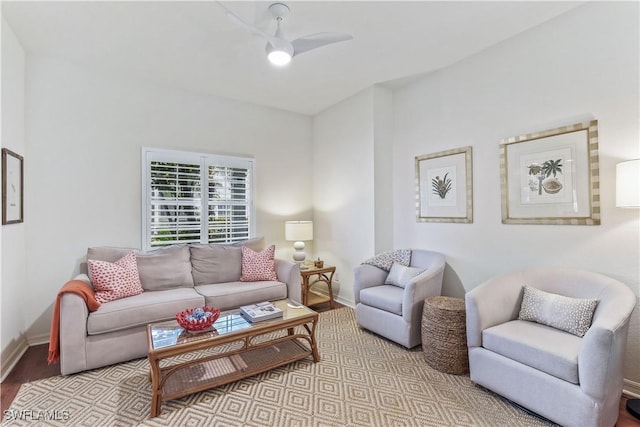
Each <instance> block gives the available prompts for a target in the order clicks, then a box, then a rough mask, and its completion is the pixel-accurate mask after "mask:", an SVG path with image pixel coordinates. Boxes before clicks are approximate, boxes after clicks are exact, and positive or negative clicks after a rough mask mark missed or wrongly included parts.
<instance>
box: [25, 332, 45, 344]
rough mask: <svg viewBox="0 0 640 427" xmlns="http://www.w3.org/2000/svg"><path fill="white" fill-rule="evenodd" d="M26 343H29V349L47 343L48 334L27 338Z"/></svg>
mask: <svg viewBox="0 0 640 427" xmlns="http://www.w3.org/2000/svg"><path fill="white" fill-rule="evenodd" d="M27 343H29V347H31V346H34V345H40V344H47V343H49V334H46V333H45V334H38V335H33V336H28V337H27Z"/></svg>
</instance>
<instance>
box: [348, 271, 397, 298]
mask: <svg viewBox="0 0 640 427" xmlns="http://www.w3.org/2000/svg"><path fill="white" fill-rule="evenodd" d="M388 274H389V273H388V272H387V271H385V270H383V269H381V268H378V267H376V266H374V265H370V264H361V265H359V266H357V267H356V268H354V270H353V297H354V301H355V304H356V305H357V304H358V303H359V302H360V291H361V290H363V289H366V288H371V287H373V286H380V285H383V284H384V281H385V280H386V278H387V275H388Z"/></svg>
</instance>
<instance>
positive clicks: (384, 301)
mask: <svg viewBox="0 0 640 427" xmlns="http://www.w3.org/2000/svg"><path fill="white" fill-rule="evenodd" d="M403 295H404V289H402V288H400V287H398V286H394V285H382V286H373V287H371V288H365V289H363V290H361V291H360V302H361V303H363V304H365V305H368V306H371V307H375V308H379V309H380V310H384V311H388V312H390V313H395V314H397V315H398V316H402V297H403Z"/></svg>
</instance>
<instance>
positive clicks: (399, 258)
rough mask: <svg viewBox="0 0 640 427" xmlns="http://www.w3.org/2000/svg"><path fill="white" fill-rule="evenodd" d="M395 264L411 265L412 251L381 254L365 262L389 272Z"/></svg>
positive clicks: (399, 250)
mask: <svg viewBox="0 0 640 427" xmlns="http://www.w3.org/2000/svg"><path fill="white" fill-rule="evenodd" d="M394 262H397V263H398V264H401V265H404V266H408V265H409V264H410V263H411V249H396V250H393V251H386V252H381V253H379V254H378V255H376V256H374V257H373V258H369V259H368V260H366V261H364V262H363V264H370V265H375V266H376V267H378V268H381V269H383V270H386V271H389V270H391V266H392V265H393V263H394Z"/></svg>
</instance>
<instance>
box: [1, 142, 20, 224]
mask: <svg viewBox="0 0 640 427" xmlns="http://www.w3.org/2000/svg"><path fill="white" fill-rule="evenodd" d="M23 167H24V165H23V159H22V156H20V155H18V154H16V153H14V152H13V151H11V150H7V149H6V148H3V149H2V224H15V223H18V222H23V221H24V171H23Z"/></svg>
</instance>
